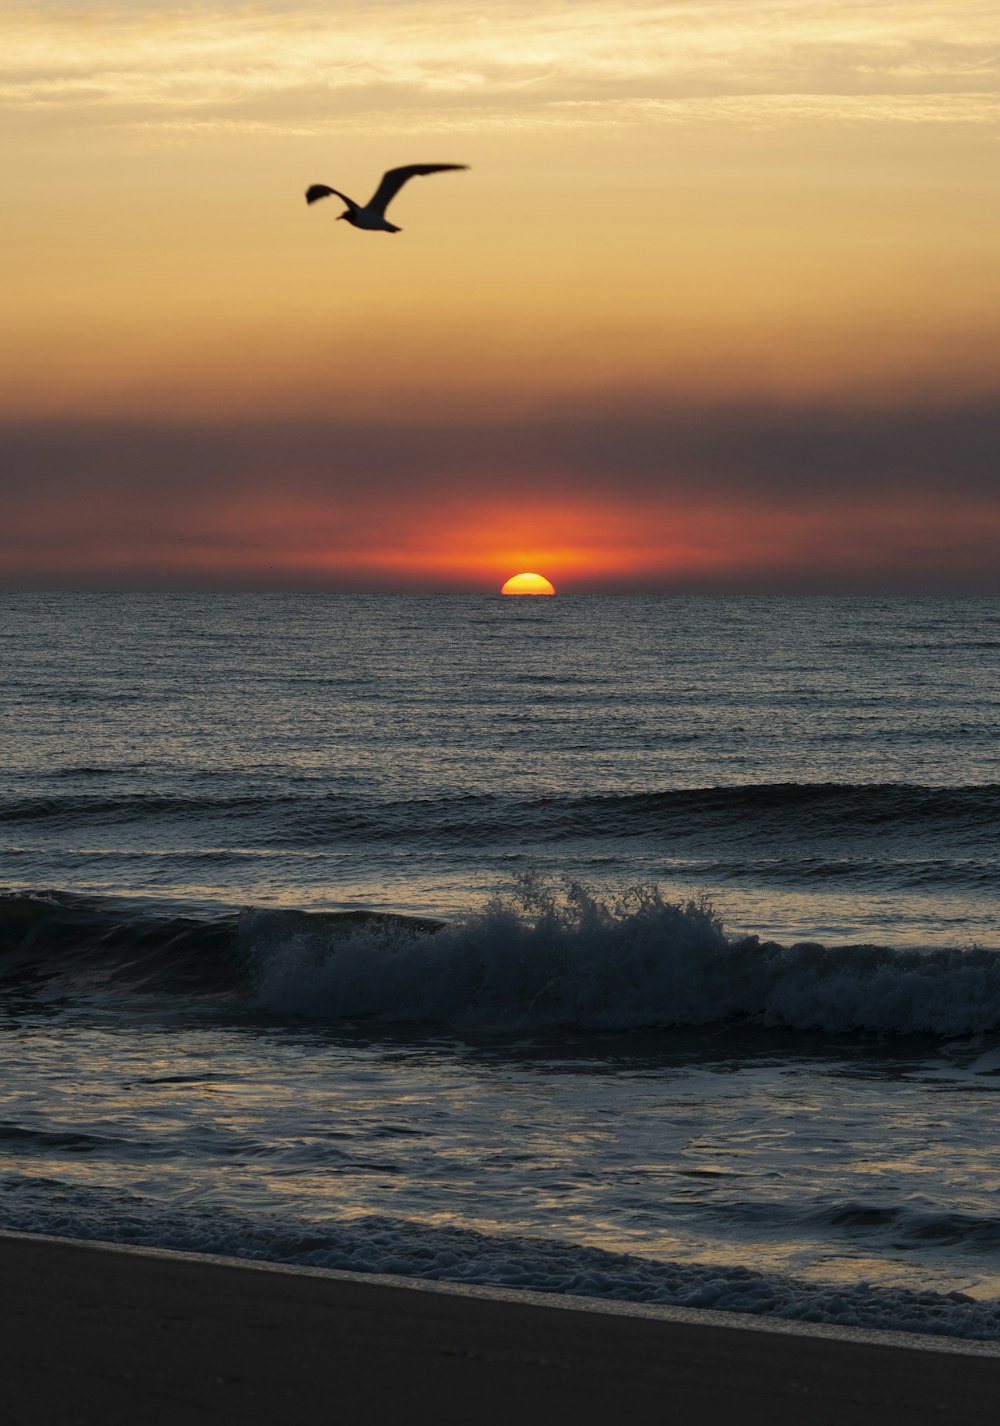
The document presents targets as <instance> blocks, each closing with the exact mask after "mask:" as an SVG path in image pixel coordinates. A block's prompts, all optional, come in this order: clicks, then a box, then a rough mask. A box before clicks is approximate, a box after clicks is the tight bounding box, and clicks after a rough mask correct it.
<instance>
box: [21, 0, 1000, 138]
mask: <svg viewBox="0 0 1000 1426" xmlns="http://www.w3.org/2000/svg"><path fill="white" fill-rule="evenodd" d="M0 54H2V56H3V58H2V61H0V105H3V106H4V107H5V108H6V109H7V110H8V111H10V112H11V113H12V114H13V115H14V116H18V117H20V118H21V119H22V120H23V121H30V120H34V121H35V122H45V123H46V124H47V125H49V126H51V125H53V124H58V123H61V122H65V123H70V122H71V123H72V124H74V125H77V126H78V125H81V124H82V125H88V124H92V125H101V126H108V125H112V126H115V125H120V126H125V127H129V126H132V125H136V124H142V125H144V126H145V127H146V128H147V130H148V129H149V127H150V126H153V127H155V126H158V125H162V126H164V128H165V129H167V130H171V131H172V132H174V133H176V132H178V125H184V124H188V125H193V126H198V125H201V126H204V125H211V124H224V123H228V124H230V125H240V124H242V125H258V126H260V125H263V126H265V127H267V126H270V127H272V128H273V129H274V130H275V131H276V132H282V131H288V130H289V129H292V130H294V131H296V132H299V131H303V130H306V131H311V132H322V131H323V129H324V126H326V125H328V124H329V123H330V122H331V121H333V120H334V119H336V121H337V122H338V123H343V121H344V120H345V118H349V119H351V120H352V121H353V122H354V123H355V124H364V123H366V122H367V123H370V124H372V125H373V126H374V127H376V128H379V127H384V126H385V124H386V122H387V119H389V117H390V116H397V117H398V116H400V115H402V114H404V113H406V112H407V111H409V121H410V122H411V123H412V121H413V117H414V116H413V113H412V111H413V110H414V109H415V108H416V109H418V110H419V111H420V116H421V123H425V122H426V123H428V124H430V125H431V126H435V125H441V124H447V123H449V122H454V119H455V117H456V116H455V112H454V111H455V110H456V109H461V113H462V120H463V123H464V124H465V125H466V126H467V127H468V126H475V125H476V124H477V123H482V124H484V125H486V126H491V125H493V124H495V123H496V122H497V121H498V116H501V115H504V114H506V116H507V119H506V120H505V122H509V119H510V116H511V115H512V114H516V115H518V116H519V117H520V119H521V121H522V122H532V121H533V122H539V123H543V124H547V125H552V124H559V125H568V124H577V125H592V124H594V123H597V122H605V123H629V122H636V121H637V119H639V118H640V117H641V118H642V119H644V120H645V121H646V122H648V121H649V120H650V119H653V118H656V119H660V120H669V119H677V118H682V119H683V118H690V117H691V116H693V115H696V114H704V113H706V112H708V113H710V114H711V115H712V116H714V117H716V118H718V119H721V120H723V121H726V120H728V121H739V122H743V121H745V118H746V115H747V113H748V112H751V113H752V112H758V113H760V114H761V116H762V117H763V118H764V120H765V122H768V123H777V122H782V121H788V120H794V119H797V118H800V117H801V116H802V114H803V113H804V112H808V113H809V114H810V115H811V116H812V117H818V118H821V119H823V120H836V119H841V118H844V119H857V118H858V117H859V116H861V115H863V116H865V117H867V118H869V119H876V120H877V119H891V120H896V119H900V118H909V119H911V121H919V122H924V123H926V122H941V121H944V122H954V121H956V120H957V121H959V122H965V123H968V122H980V123H995V122H996V120H997V93H998V86H1000V45H998V43H997V32H996V11H995V6H994V5H993V4H992V3H988V4H987V3H982V0H957V3H956V4H954V5H952V6H950V7H948V9H947V11H945V9H944V7H941V6H940V5H939V4H933V5H932V4H929V3H926V0H921V3H914V4H908V5H899V4H897V3H878V0H868V3H865V4H857V3H839V4H838V3H832V4H829V3H809V0H771V3H766V0H765V2H764V3H761V4H755V5H752V6H751V5H748V4H744V3H741V4H735V3H733V0H697V3H695V0H685V3H676V0H675V3H666V4H664V3H650V0H628V3H624V4H623V3H615V4H613V5H612V4H609V3H607V0H582V3H573V4H569V3H558V4H557V3H547V4H546V3H541V4H537V5H528V4H526V3H505V0H497V3H494V4H492V5H491V6H490V7H489V9H488V11H483V10H482V8H481V7H479V6H472V5H470V4H468V3H467V0H438V3H435V4H413V3H391V0H382V3H374V4H373V3H366V4H364V5H357V4H354V5H352V4H347V5H344V6H339V7H337V10H336V12H335V13H332V12H331V10H330V7H328V6H322V7H320V6H315V5H284V4H278V3H275V4H270V5H267V4H263V5H262V4H242V5H236V6H231V7H227V8H225V9H222V8H219V7H217V6H213V5H204V4H203V5H194V6H186V7H184V9H183V10H177V11H163V10H162V9H159V8H156V7H152V6H146V5H144V4H141V3H137V4H132V5H129V6H127V7H121V6H119V7H117V8H116V7H114V6H111V7H105V8H103V9H100V10H94V9H93V8H92V7H90V6H85V7H80V6H58V5H55V6H45V7H31V8H30V9H29V8H27V7H20V8H17V9H15V10H14V11H13V12H12V13H10V12H9V13H8V14H7V16H6V18H4V19H3V20H0ZM874 100H879V101H881V102H880V103H873V102H872V101H874ZM928 101H931V102H928Z"/></svg>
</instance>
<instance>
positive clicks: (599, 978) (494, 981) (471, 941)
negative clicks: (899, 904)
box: [240, 876, 1000, 1036]
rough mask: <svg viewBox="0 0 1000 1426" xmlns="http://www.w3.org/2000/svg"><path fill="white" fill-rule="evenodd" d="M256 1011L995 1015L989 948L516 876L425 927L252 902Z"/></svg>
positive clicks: (994, 1024)
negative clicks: (772, 937)
mask: <svg viewBox="0 0 1000 1426" xmlns="http://www.w3.org/2000/svg"><path fill="white" fill-rule="evenodd" d="M240 930H241V938H242V939H243V942H244V945H245V946H246V947H247V949H248V951H249V954H250V956H251V958H252V961H253V963H254V965H255V968H256V975H257V988H256V1001H257V1004H258V1006H259V1007H260V1008H262V1009H265V1010H268V1011H272V1012H276V1013H281V1014H289V1013H291V1014H297V1015H303V1016H307V1017H312V1018H321V1019H341V1018H343V1019H355V1018H361V1017H368V1018H374V1019H377V1020H381V1021H386V1022H390V1023H393V1022H395V1023H407V1022H410V1023H413V1022H428V1023H437V1024H446V1025H449V1026H452V1027H454V1028H458V1029H470V1030H472V1029H475V1030H501V1031H520V1030H544V1029H554V1028H558V1027H578V1028H581V1029H594V1030H629V1029H644V1028H667V1027H671V1026H681V1025H706V1024H711V1023H714V1022H719V1021H726V1020H734V1019H743V1020H751V1021H756V1022H758V1023H760V1024H763V1025H767V1026H788V1027H794V1028H797V1029H803V1030H812V1029H818V1030H826V1031H835V1032H845V1031H858V1030H860V1031H877V1032H881V1033H888V1034H912V1033H925V1034H926V1033H930V1034H935V1035H946V1036H955V1035H967V1034H974V1033H982V1032H986V1031H989V1030H993V1029H996V1028H998V1027H1000V955H998V954H997V953H995V952H993V951H989V950H983V949H978V948H970V949H968V950H959V949H953V950H943V951H942V950H932V951H921V950H894V949H889V948H886V947H878V946H847V947H839V948H832V947H828V946H823V945H820V944H814V943H808V942H806V943H800V944H797V945H793V946H782V945H779V944H777V943H776V942H773V941H764V942H762V941H760V940H759V939H758V938H757V937H756V936H743V937H732V936H729V935H727V933H726V931H725V929H724V927H723V924H722V922H721V920H720V918H719V917H718V915H717V914H716V913H715V911H714V909H713V908H712V906H711V904H710V902H708V901H707V900H706V899H700V900H691V901H686V902H671V901H667V900H665V899H664V897H663V895H662V894H661V892H660V890H659V889H658V888H657V887H655V886H636V887H632V888H629V889H628V890H626V891H624V892H621V893H619V894H617V895H613V896H607V897H602V896H600V895H598V894H595V893H594V892H591V891H590V890H588V889H587V888H586V887H584V886H582V885H581V884H580V883H578V882H575V881H570V880H566V881H562V882H556V883H553V882H549V881H545V880H542V879H540V878H538V877H535V876H527V877H525V878H523V879H521V880H520V881H519V882H518V883H517V884H516V886H515V888H514V890H513V891H511V892H509V893H507V894H504V895H500V896H497V897H495V898H494V899H493V900H492V901H490V902H489V903H488V904H487V906H486V907H484V908H483V910H481V911H479V912H476V913H473V914H470V915H468V916H466V917H464V918H462V919H461V920H460V921H457V922H455V923H452V924H449V925H445V926H443V927H441V928H440V929H437V930H435V931H433V933H429V928H427V927H420V926H414V925H411V924H408V923H405V922H393V923H391V924H379V923H377V922H372V921H367V922H365V923H362V924H355V925H351V926H345V925H343V924H336V923H330V922H322V921H319V922H317V923H315V924H312V918H308V917H306V918H299V919H298V920H297V921H296V922H295V923H294V924H290V923H289V921H288V918H287V914H286V913H283V912H274V911H260V910H257V911H248V912H245V913H243V917H242V918H241V927H240Z"/></svg>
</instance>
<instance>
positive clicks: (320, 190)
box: [306, 183, 354, 208]
mask: <svg viewBox="0 0 1000 1426" xmlns="http://www.w3.org/2000/svg"><path fill="white" fill-rule="evenodd" d="M331 195H332V196H333V197H334V198H343V200H344V202H345V203H346V204H347V206H348V207H349V208H353V207H354V204H353V203H352V202H351V200H350V198H348V197H347V195H346V194H345V193H340V192H338V191H337V189H336V188H327V186H326V184H325V183H314V184H313V186H312V187H311V188H307V189H306V202H307V203H315V202H317V201H318V200H319V199H320V198H329V197H330V196H331Z"/></svg>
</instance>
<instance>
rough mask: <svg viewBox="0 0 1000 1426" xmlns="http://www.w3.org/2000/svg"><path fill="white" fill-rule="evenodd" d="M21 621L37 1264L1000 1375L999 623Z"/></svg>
mask: <svg viewBox="0 0 1000 1426" xmlns="http://www.w3.org/2000/svg"><path fill="white" fill-rule="evenodd" d="M0 616H2V617H0V650H2V658H3V674H4V696H3V736H2V742H0V759H2V776H0V887H2V897H0V991H2V1004H0V1024H2V1029H3V1033H2V1036H0V1056H2V1074H0V1098H2V1103H0V1228H6V1229H9V1230H17V1231H25V1232H44V1233H56V1234H61V1235H67V1236H70V1237H75V1238H87V1239H99V1240H105V1241H113V1242H122V1243H131V1244H147V1245H156V1246H160V1247H173V1248H181V1249H187V1250H194V1251H206V1252H214V1253H225V1254H233V1255H237V1256H245V1257H253V1258H258V1259H264V1260H273V1261H275V1262H282V1263H300V1264H308V1265H310V1266H326V1267H334V1268H349V1269H353V1270H357V1271H370V1272H380V1273H396V1274H405V1275H410V1276H416V1277H420V1278H433V1279H449V1280H454V1281H460V1282H474V1283H490V1284H502V1285H504V1286H507V1287H524V1288H531V1289H534V1290H540V1291H550V1292H571V1293H574V1294H584V1295H588V1294H589V1295H595V1296H600V1297H609V1298H618V1299H631V1300H638V1301H643V1302H662V1303H666V1304H674V1305H678V1304H680V1305H685V1306H690V1307H700V1306H702V1307H713V1308H717V1309H728V1310H732V1311H736V1312H753V1313H759V1314H771V1315H775V1316H780V1317H786V1318H798V1319H804V1320H808V1321H818V1322H833V1323H841V1324H849V1325H860V1326H865V1327H885V1328H895V1329H902V1330H911V1331H915V1332H930V1333H938V1334H940V1333H944V1334H950V1335H955V1336H960V1337H969V1338H980V1339H987V1340H998V1339H1000V1188H998V1169H1000V1144H998V1138H1000V1132H998V1130H1000V1119H998V1099H997V1094H998V1091H1000V929H998V918H997V908H998V901H997V885H998V872H1000V845H998V832H1000V739H998V732H1000V600H996V599H954V600H949V599H938V598H913V599H902V598H898V599H889V598H885V599H882V598H860V597H856V598H854V597H852V598H829V599H827V598H819V597H812V598H792V597H789V598H784V597H771V598H736V597H732V598H730V597H717V598H681V597H649V598H645V597H637V596H636V597H621V598H612V597H596V596H595V597H582V596H581V597H569V596H565V595H558V596H557V597H555V598H542V599H537V598H501V597H499V596H458V595H440V596H427V597H418V596H389V595H385V596H374V595H369V596H347V595H324V594H302V595H279V594H221V593H215V594H211V595H204V594H180V593H177V594H123V593H120V594H97V593H93V594H73V593H53V594H39V593H22V594H8V595H2V596H0Z"/></svg>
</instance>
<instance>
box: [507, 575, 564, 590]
mask: <svg viewBox="0 0 1000 1426" xmlns="http://www.w3.org/2000/svg"><path fill="white" fill-rule="evenodd" d="M555 592H556V591H555V589H554V588H553V586H552V585H551V584H550V583H549V581H548V580H547V579H546V578H545V577H544V575H541V574H515V575H514V576H513V577H512V578H510V579H508V581H507V583H506V584H505V585H504V587H503V588H502V589H501V591H500V593H501V594H555Z"/></svg>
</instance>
